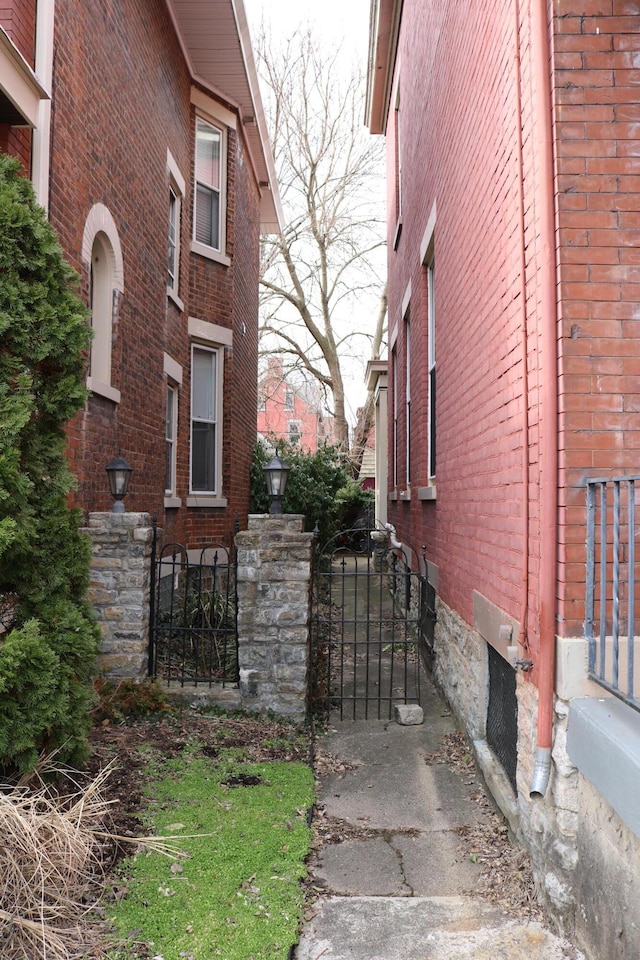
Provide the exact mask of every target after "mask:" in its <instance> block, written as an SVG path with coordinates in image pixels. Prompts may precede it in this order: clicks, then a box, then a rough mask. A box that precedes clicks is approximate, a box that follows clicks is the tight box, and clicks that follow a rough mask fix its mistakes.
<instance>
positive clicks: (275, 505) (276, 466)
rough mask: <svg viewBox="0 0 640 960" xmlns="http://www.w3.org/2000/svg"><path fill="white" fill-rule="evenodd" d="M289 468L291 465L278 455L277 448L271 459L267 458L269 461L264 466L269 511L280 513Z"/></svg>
mask: <svg viewBox="0 0 640 960" xmlns="http://www.w3.org/2000/svg"><path fill="white" fill-rule="evenodd" d="M290 469H291V467H290V466H289V465H288V464H287V463H285V462H284V460H283V459H282V458H281V457H279V456H278V451H277V450H276V454H275V457H271V460H269V463H268V464H267V465H266V467H265V468H264V477H265V480H266V481H267V491H268V493H269V496H270V497H271V506H270V507H269V513H282V498H283V497H284V491H285V487H286V486H287V474H288V473H289V470H290Z"/></svg>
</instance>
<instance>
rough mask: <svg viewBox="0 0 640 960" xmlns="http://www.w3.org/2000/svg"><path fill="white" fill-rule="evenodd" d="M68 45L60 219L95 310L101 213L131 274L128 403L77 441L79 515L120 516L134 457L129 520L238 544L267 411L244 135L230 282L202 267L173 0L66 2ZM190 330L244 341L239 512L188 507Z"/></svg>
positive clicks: (105, 412) (83, 428) (229, 367)
mask: <svg viewBox="0 0 640 960" xmlns="http://www.w3.org/2000/svg"><path fill="white" fill-rule="evenodd" d="M55 39H56V59H55V67H54V97H53V136H52V163H51V201H50V211H51V219H52V222H53V224H54V226H55V227H56V228H57V229H58V231H59V233H60V236H61V239H62V243H63V246H64V248H65V251H66V252H67V255H68V257H69V258H70V260H71V261H72V263H73V264H74V265H75V267H76V268H77V269H78V270H79V272H80V277H81V289H82V293H83V295H84V297H85V299H87V300H88V281H89V277H88V268H87V265H86V264H85V263H83V261H82V257H81V247H82V236H83V230H84V225H85V221H86V217H87V215H88V213H89V211H90V209H91V207H92V206H93V205H94V204H96V203H102V204H104V205H105V206H106V207H107V208H108V209H109V211H110V212H111V214H112V216H113V219H114V221H115V224H116V227H117V230H118V235H119V239H120V243H121V246H122V255H123V262H124V294H123V295H122V296H121V297H120V298H119V303H118V310H117V320H116V323H115V324H114V334H113V351H112V384H113V386H114V387H116V388H117V389H119V390H120V391H121V402H120V403H119V404H118V405H116V404H114V403H112V402H111V401H109V400H106V399H104V398H101V397H99V396H96V395H94V396H92V397H91V398H90V399H89V401H88V403H87V406H86V409H85V411H84V413H83V414H82V415H80V416H78V417H77V418H76V420H75V421H74V422H73V424H72V425H71V426H70V428H69V449H70V457H71V464H72V467H73V469H74V471H75V473H76V474H77V476H78V479H79V489H78V493H77V498H76V499H77V502H78V503H79V504H80V505H81V506H82V507H83V508H84V509H86V510H96V509H109V508H110V506H111V500H110V497H109V496H108V494H107V493H106V492H105V487H106V484H105V480H106V475H105V472H104V468H105V466H106V464H107V463H108V462H109V460H110V459H111V458H112V457H113V456H114V455H115V454H116V453H118V452H121V454H122V455H123V456H125V457H126V458H127V459H128V460H129V462H130V463H131V465H132V466H133V468H134V473H133V475H132V480H131V488H130V494H129V496H128V497H127V501H126V506H127V508H128V509H130V510H145V511H149V512H150V513H152V514H153V513H155V514H157V516H158V521H159V523H160V524H161V525H163V526H164V528H165V533H166V537H169V538H172V539H178V540H181V541H185V540H187V539H189V540H190V541H191V542H193V543H196V542H201V541H203V540H205V539H210V538H213V537H215V538H217V539H219V538H222V537H223V536H224V537H225V539H226V540H227V542H229V538H230V537H231V533H232V526H233V518H234V515H235V513H238V514H239V515H240V520H241V522H242V521H243V518H244V516H245V515H246V510H247V504H248V489H249V458H250V453H251V448H252V445H253V440H254V438H255V411H256V393H255V391H256V387H255V382H256V363H257V361H256V355H257V343H256V339H257V330H256V328H257V296H258V294H257V271H258V238H257V231H258V226H257V223H258V200H257V187H256V185H255V180H254V178H253V175H252V173H251V171H250V170H249V169H248V168H247V166H246V163H245V160H244V146H243V144H242V140H241V137H236V135H235V134H234V133H233V132H231V133H230V136H229V145H228V146H229V148H228V171H227V178H228V198H229V203H228V220H227V253H228V254H229V255H230V257H231V260H232V265H231V266H230V267H225V266H224V265H222V264H219V263H216V262H214V261H212V260H208V259H205V258H202V257H199V256H197V255H195V254H191V253H190V252H189V244H190V238H191V222H192V206H193V196H192V193H193V179H192V167H193V144H194V123H195V120H194V112H193V108H192V106H191V104H190V78H189V75H188V72H187V70H186V68H185V65H184V62H183V59H182V54H181V51H180V47H179V44H178V42H177V39H176V37H175V34H174V31H173V28H172V25H171V22H170V19H169V16H168V13H167V9H166V5H165V3H164V2H163V0H151V2H150V3H147V4H145V5H143V6H142V7H141V5H140V4H138V3H136V2H135V0H123V3H121V4H119V5H118V6H117V7H115V6H114V5H112V4H111V3H109V2H107V0H96V2H95V3H92V4H78V3H75V2H73V0H58V3H57V4H56V38H55ZM132 91H135V95H132V93H131V92H132ZM167 148H168V149H169V150H170V151H171V154H172V155H173V157H174V158H175V161H176V163H177V165H178V167H179V169H180V171H181V173H182V175H183V176H184V178H185V181H186V190H185V197H184V200H183V206H182V226H181V273H180V288H179V293H180V297H181V298H182V300H183V301H184V311H180V310H178V308H177V307H176V305H175V304H174V303H173V302H172V301H170V300H168V298H167V296H166V260H167V253H166V251H167V217H168V176H167V170H166V165H167ZM189 316H193V317H197V318H198V319H200V320H204V321H207V322H210V323H215V324H218V325H219V326H223V327H227V328H231V329H232V330H233V347H232V348H231V349H230V350H227V351H226V353H225V407H224V425H223V435H224V466H223V494H224V495H225V496H226V497H227V498H228V508H227V509H226V510H224V509H221V508H216V509H199V510H195V509H193V508H189V507H186V498H187V495H188V492H189V489H188V484H189V431H190V423H189V414H190V382H189V368H190V344H189V338H188V333H187V331H188V318H189ZM243 323H244V327H245V333H244V334H243V332H242V324H243ZM165 351H166V352H167V353H168V354H170V355H171V357H173V359H174V360H176V361H177V362H178V363H180V364H181V365H182V369H183V383H182V386H181V389H180V394H179V427H178V447H177V449H178V465H177V491H176V493H177V496H178V497H180V498H181V499H182V506H181V508H180V509H177V510H176V509H171V510H167V511H165V510H164V470H165V466H164V458H165V444H164V429H165V389H166V386H165V385H166V377H165V375H164V372H163V353H164V352H165ZM237 377H240V378H241V381H242V388H241V389H240V388H239V387H238V383H237V380H236V378H237ZM251 423H252V424H253V435H252V436H251V437H249V432H250V430H249V425H250V424H251Z"/></svg>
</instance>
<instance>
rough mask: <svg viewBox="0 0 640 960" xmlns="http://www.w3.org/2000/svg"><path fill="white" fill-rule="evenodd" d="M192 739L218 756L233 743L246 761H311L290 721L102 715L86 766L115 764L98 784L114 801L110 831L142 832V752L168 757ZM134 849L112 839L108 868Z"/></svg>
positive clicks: (145, 776) (187, 713) (92, 770)
mask: <svg viewBox="0 0 640 960" xmlns="http://www.w3.org/2000/svg"><path fill="white" fill-rule="evenodd" d="M194 742H197V743H198V744H199V745H200V750H201V752H202V754H203V755H204V756H207V757H209V758H211V759H215V758H216V757H217V756H218V753H219V750H220V749H221V747H224V748H234V747H235V748H241V749H242V750H243V753H244V755H245V757H246V759H247V761H248V762H256V763H259V762H263V761H268V760H298V761H300V762H302V763H307V762H309V744H308V742H307V741H306V740H305V739H304V738H301V737H300V736H299V735H293V728H292V727H291V726H289V725H287V724H285V723H277V722H274V721H271V720H266V719H259V720H258V719H256V720H254V719H252V718H249V717H217V716H211V717H209V716H203V715H201V714H199V713H197V712H195V711H193V710H189V709H188V708H186V709H185V710H183V711H181V712H178V713H175V714H170V715H169V714H168V715H165V716H161V717H159V718H157V719H147V720H138V721H135V722H132V723H122V724H117V723H113V722H111V721H108V720H105V721H103V722H102V723H100V724H99V725H97V726H95V727H94V728H93V730H92V731H91V734H90V737H89V744H90V747H91V751H92V753H91V758H90V760H89V762H88V765H87V771H88V773H89V774H91V775H94V774H96V773H97V772H98V771H99V770H101V769H102V768H104V767H105V766H106V765H107V764H112V766H113V770H112V772H111V774H110V776H109V778H108V779H107V781H106V784H105V786H104V787H103V788H102V790H101V794H102V796H103V798H104V799H105V800H106V801H112V802H110V806H109V813H108V824H107V825H108V828H109V830H110V831H111V833H113V834H115V835H116V836H122V837H139V836H141V834H142V833H143V828H142V826H141V820H140V817H141V814H142V813H143V809H144V795H143V791H144V787H145V784H146V783H148V781H149V777H150V773H149V769H148V760H147V759H146V758H145V754H156V755H157V754H160V755H162V756H163V757H166V758H167V759H171V758H173V757H178V756H179V755H180V754H181V753H182V751H183V750H184V749H185V747H187V746H188V745H192V744H193V743H194ZM132 849H133V846H132V845H131V844H129V843H127V842H126V841H124V842H120V841H116V840H113V841H110V842H109V843H108V844H107V846H106V849H105V851H104V853H105V865H106V866H107V869H108V870H109V871H111V872H112V871H113V870H114V869H115V867H116V865H117V863H118V862H119V861H120V860H121V859H122V858H123V857H125V856H128V855H130V854H131V852H132Z"/></svg>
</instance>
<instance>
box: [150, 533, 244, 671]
mask: <svg viewBox="0 0 640 960" xmlns="http://www.w3.org/2000/svg"><path fill="white" fill-rule="evenodd" d="M237 636H238V631H237V596H236V552H235V548H229V547H225V546H223V545H222V544H218V543H214V544H210V545H208V546H206V547H203V548H202V549H199V550H187V549H186V548H185V547H184V546H183V545H182V544H179V543H170V544H167V545H166V546H165V547H163V548H162V549H161V550H158V549H157V548H156V544H155V542H154V549H153V554H152V584H151V617H150V624H149V674H150V676H154V677H160V678H162V679H164V680H166V682H167V683H172V682H174V683H175V682H177V683H180V684H181V685H182V686H184V684H186V683H188V684H198V683H208V684H212V683H221V684H222V685H223V686H224V685H225V684H231V683H234V684H235V683H237V682H238V639H237Z"/></svg>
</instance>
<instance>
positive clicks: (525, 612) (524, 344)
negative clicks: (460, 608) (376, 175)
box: [514, 0, 530, 655]
mask: <svg viewBox="0 0 640 960" xmlns="http://www.w3.org/2000/svg"><path fill="white" fill-rule="evenodd" d="M514 13H515V48H516V49H515V57H516V62H515V73H516V123H517V126H518V129H517V145H518V152H517V162H518V206H519V208H520V210H519V214H520V334H521V349H522V357H521V361H520V362H521V363H522V543H523V549H522V603H521V607H520V645H521V646H522V648H523V650H524V651H525V654H527V655H528V653H529V635H528V621H529V520H530V518H529V358H528V340H527V256H526V236H525V233H526V231H525V212H524V163H523V159H522V157H523V149H522V61H521V56H520V0H515V3H514Z"/></svg>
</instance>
